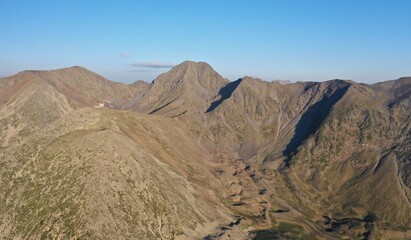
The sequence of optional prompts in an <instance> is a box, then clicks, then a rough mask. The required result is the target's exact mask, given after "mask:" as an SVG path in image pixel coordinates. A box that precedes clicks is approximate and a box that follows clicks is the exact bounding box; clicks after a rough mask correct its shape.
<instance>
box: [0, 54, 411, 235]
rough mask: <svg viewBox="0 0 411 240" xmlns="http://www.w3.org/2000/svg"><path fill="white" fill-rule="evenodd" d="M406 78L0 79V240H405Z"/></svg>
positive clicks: (183, 68) (190, 66)
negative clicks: (130, 81) (380, 80)
mask: <svg viewBox="0 0 411 240" xmlns="http://www.w3.org/2000/svg"><path fill="white" fill-rule="evenodd" d="M410 95H411V78H401V79H398V80H393V81H387V82H383V83H377V84H372V85H367V84H358V83H355V82H352V81H344V80H331V81H326V82H321V83H317V82H298V83H293V84H290V83H283V82H265V81H262V80H260V79H255V78H251V77H244V78H241V79H238V80H237V81H233V82H229V81H227V80H225V79H224V78H222V77H221V76H220V75H219V74H218V73H216V72H215V71H214V70H213V69H212V68H211V67H210V66H209V65H208V64H206V63H202V62H200V63H196V62H191V61H186V62H184V63H182V64H180V65H178V66H176V67H175V68H173V69H171V70H170V71H169V72H167V73H165V74H162V75H160V76H159V77H158V78H157V79H155V80H154V81H153V82H152V83H151V84H147V83H145V82H142V81H137V82H135V83H133V84H130V85H125V84H121V83H114V82H111V81H109V80H107V79H104V78H103V77H101V76H99V75H98V74H95V73H93V72H90V71H88V70H86V69H84V68H81V67H72V68H67V69H60V70H53V71H25V72H22V73H19V74H17V75H15V76H12V77H8V78H2V79H0V172H1V174H0V188H1V189H2V190H3V191H1V193H0V201H1V202H3V203H5V204H3V205H1V206H0V235H1V236H4V237H5V239H39V238H43V239H47V238H56V239H74V238H76V239H78V238H80V239H253V238H256V239H409V238H411V230H410V229H411V192H410V188H411V177H410V172H411V163H410V159H411V141H410V140H411V124H410V123H411V120H410V117H411V97H410Z"/></svg>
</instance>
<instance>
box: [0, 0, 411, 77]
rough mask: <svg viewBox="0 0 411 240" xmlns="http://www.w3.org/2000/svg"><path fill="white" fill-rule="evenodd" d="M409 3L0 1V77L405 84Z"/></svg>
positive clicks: (410, 51)
mask: <svg viewBox="0 0 411 240" xmlns="http://www.w3.org/2000/svg"><path fill="white" fill-rule="evenodd" d="M410 12H411V1H409V0H403V1H402V0H389V1H376V0H267V1H265V0H248V1H246V0H225V1H221V0H203V1H197V0H191V1H189V0H185V1H183V0H173V1H159V0H150V1H149V0H147V1H144V0H140V1H137V0H136V1H131V0H130V1H128V0H121V1H114V0H110V1H103V0H95V1H86V0H70V1H69V0H59V1H58V0H48V1H45V0H36V1H32V0H0V76H9V75H12V74H15V73H17V72H19V71H23V70H26V69H56V68H63V67H69V66H77V65H80V66H83V67H86V68H88V69H90V70H92V71H95V72H97V73H99V74H101V75H103V76H104V77H106V78H108V79H110V80H113V81H120V82H126V83H130V82H134V81H136V80H140V79H141V80H145V81H151V80H153V79H154V78H155V77H156V76H158V75H159V74H161V73H163V72H166V71H168V70H169V69H170V68H171V67H173V66H174V65H176V64H178V63H180V62H182V61H185V60H192V61H204V62H207V63H209V64H210V65H211V66H212V67H213V68H214V69H215V70H216V71H217V72H219V73H220V74H221V75H222V76H223V77H225V78H228V79H230V80H234V79H237V78H240V77H243V76H245V75H248V76H253V77H259V78H261V79H264V80H268V81H270V80H290V81H324V80H329V79H336V78H338V79H351V80H354V81H357V82H365V83H373V82H377V81H384V80H390V79H395V78H398V77H401V76H410V75H411V14H410Z"/></svg>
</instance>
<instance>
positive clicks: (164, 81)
mask: <svg viewBox="0 0 411 240" xmlns="http://www.w3.org/2000/svg"><path fill="white" fill-rule="evenodd" d="M227 83H228V80H226V79H224V78H223V77H221V76H220V74H218V73H217V72H216V71H214V69H213V68H212V67H211V66H210V65H208V64H207V63H205V62H193V61H185V62H182V63H181V64H179V65H177V66H175V67H174V68H172V69H171V70H170V71H168V72H166V73H164V74H161V75H160V76H159V77H157V78H156V79H155V80H154V81H153V82H152V83H151V84H150V86H149V87H148V90H147V92H146V93H145V94H144V95H143V96H142V97H140V98H139V99H135V100H134V101H132V102H131V103H130V104H129V106H128V108H129V109H134V110H138V111H143V112H147V113H163V114H166V115H168V116H175V115H179V114H183V113H185V112H190V111H205V110H206V109H207V107H208V105H209V103H210V102H211V99H212V98H213V97H215V96H216V95H217V94H218V91H219V90H220V89H221V88H222V87H223V86H224V85H226V84H227Z"/></svg>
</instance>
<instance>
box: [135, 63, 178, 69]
mask: <svg viewBox="0 0 411 240" xmlns="http://www.w3.org/2000/svg"><path fill="white" fill-rule="evenodd" d="M130 65H131V66H133V67H143V68H172V67H174V66H175V65H176V64H174V63H166V62H134V63H131V64H130Z"/></svg>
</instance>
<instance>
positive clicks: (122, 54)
mask: <svg viewBox="0 0 411 240" xmlns="http://www.w3.org/2000/svg"><path fill="white" fill-rule="evenodd" d="M120 57H123V58H130V57H132V54H131V53H129V52H121V53H120Z"/></svg>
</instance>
